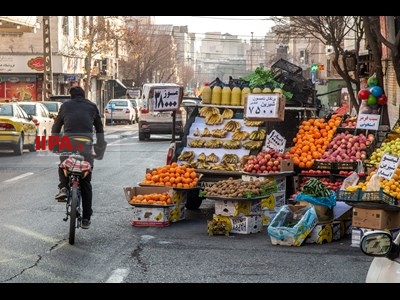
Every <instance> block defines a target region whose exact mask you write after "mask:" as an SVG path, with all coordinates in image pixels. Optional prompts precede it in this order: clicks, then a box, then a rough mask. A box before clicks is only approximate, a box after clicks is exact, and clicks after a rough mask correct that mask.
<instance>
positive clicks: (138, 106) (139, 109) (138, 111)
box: [129, 98, 143, 123]
mask: <svg viewBox="0 0 400 300" xmlns="http://www.w3.org/2000/svg"><path fill="white" fill-rule="evenodd" d="M129 101H131V102H132V105H133V107H134V108H135V112H136V120H135V121H136V123H139V119H140V114H141V112H142V108H143V104H142V100H141V99H138V98H136V99H129Z"/></svg>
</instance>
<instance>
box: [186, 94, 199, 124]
mask: <svg viewBox="0 0 400 300" xmlns="http://www.w3.org/2000/svg"><path fill="white" fill-rule="evenodd" d="M200 104H201V98H198V97H189V96H183V99H182V103H181V107H182V108H183V109H184V111H183V116H182V121H183V123H184V124H183V125H184V126H185V125H186V122H187V120H188V118H189V117H190V115H191V114H192V113H193V111H194V110H195V109H197V108H198V106H199V105H200Z"/></svg>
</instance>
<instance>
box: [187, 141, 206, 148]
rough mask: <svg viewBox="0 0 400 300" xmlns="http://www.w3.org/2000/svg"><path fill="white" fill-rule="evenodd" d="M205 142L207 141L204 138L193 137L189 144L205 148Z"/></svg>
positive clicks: (193, 146)
mask: <svg viewBox="0 0 400 300" xmlns="http://www.w3.org/2000/svg"><path fill="white" fill-rule="evenodd" d="M205 143H206V141H205V140H203V139H193V140H190V141H189V143H188V145H189V147H192V148H203V147H204V145H205Z"/></svg>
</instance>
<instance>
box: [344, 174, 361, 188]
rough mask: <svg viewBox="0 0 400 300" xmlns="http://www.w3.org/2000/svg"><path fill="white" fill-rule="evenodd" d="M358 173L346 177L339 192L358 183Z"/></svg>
mask: <svg viewBox="0 0 400 300" xmlns="http://www.w3.org/2000/svg"><path fill="white" fill-rule="evenodd" d="M357 173H358V172H353V173H351V174H350V175H349V176H347V177H346V178H345V179H344V180H343V183H342V185H341V186H340V189H341V190H346V189H347V188H348V187H349V186H353V185H357V183H358V181H359V180H360V176H358V174H357Z"/></svg>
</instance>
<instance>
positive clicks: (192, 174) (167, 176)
mask: <svg viewBox="0 0 400 300" xmlns="http://www.w3.org/2000/svg"><path fill="white" fill-rule="evenodd" d="M198 180H199V176H198V174H197V173H196V171H195V169H194V168H190V167H187V166H185V165H178V164H177V163H176V162H173V163H171V164H170V165H165V166H162V167H158V168H156V169H154V170H151V171H150V172H149V173H146V175H145V178H144V180H142V181H141V182H140V183H141V184H144V185H161V186H171V187H177V188H194V187H196V186H197V182H198Z"/></svg>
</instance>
